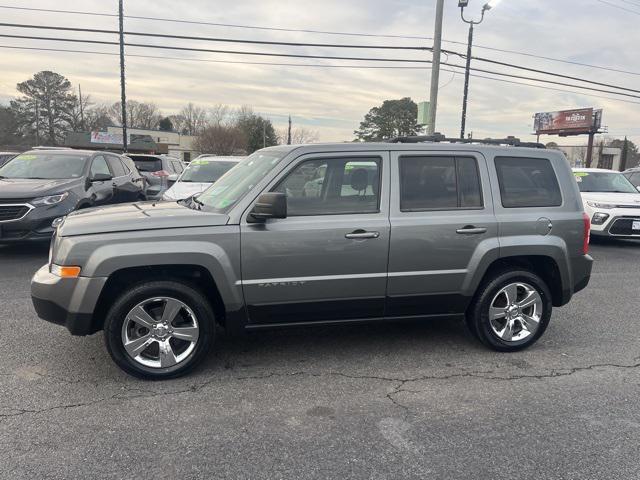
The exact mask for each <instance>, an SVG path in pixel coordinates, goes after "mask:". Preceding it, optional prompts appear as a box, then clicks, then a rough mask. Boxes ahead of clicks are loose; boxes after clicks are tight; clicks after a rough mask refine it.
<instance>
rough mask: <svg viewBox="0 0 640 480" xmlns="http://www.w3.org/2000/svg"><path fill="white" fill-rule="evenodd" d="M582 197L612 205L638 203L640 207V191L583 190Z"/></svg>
mask: <svg viewBox="0 0 640 480" xmlns="http://www.w3.org/2000/svg"><path fill="white" fill-rule="evenodd" d="M581 195H582V199H583V200H585V201H587V200H588V201H590V202H598V203H610V204H612V205H628V206H630V205H637V206H638V208H640V193H607V192H582V193H581Z"/></svg>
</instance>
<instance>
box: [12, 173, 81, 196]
mask: <svg viewBox="0 0 640 480" xmlns="http://www.w3.org/2000/svg"><path fill="white" fill-rule="evenodd" d="M81 183H82V179H80V178H62V179H56V180H40V179H28V178H0V199H11V198H36V197H44V196H46V195H54V194H56V193H62V192H64V191H67V190H70V189H72V188H75V187H77V186H78V185H80V184H81Z"/></svg>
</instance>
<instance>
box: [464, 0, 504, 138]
mask: <svg viewBox="0 0 640 480" xmlns="http://www.w3.org/2000/svg"><path fill="white" fill-rule="evenodd" d="M499 1H500V0H489V2H488V3H486V4H485V6H484V7H482V15H481V16H480V20H477V21H474V20H467V19H466V18H464V7H466V6H467V5H468V4H469V2H468V0H461V1H460V2H459V4H458V5H459V7H460V18H462V21H463V22H464V23H468V24H469V38H468V40H467V64H466V68H465V70H464V94H463V96H462V119H461V120H460V138H461V139H464V134H465V129H466V125H467V102H468V100H469V76H470V72H471V49H472V47H473V27H474V26H475V25H480V24H481V23H482V21H483V20H484V14H485V13H486V12H487V11H489V10H491V9H492V8H493V7H495V6H496V5H497V4H498V2H499Z"/></svg>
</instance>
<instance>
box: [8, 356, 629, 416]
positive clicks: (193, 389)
mask: <svg viewBox="0 0 640 480" xmlns="http://www.w3.org/2000/svg"><path fill="white" fill-rule="evenodd" d="M638 360H640V357H638V358H636V359H635V361H636V362H637V363H633V364H630V365H622V364H616V363H598V364H593V365H587V366H583V367H570V368H559V369H552V370H551V371H550V372H549V373H544V374H530V375H527V374H524V375H507V376H500V375H492V373H493V371H485V372H463V373H452V374H448V375H422V376H419V377H409V378H397V377H385V376H378V375H357V374H349V373H344V372H328V373H316V372H307V371H302V370H301V371H296V372H285V373H280V372H268V373H264V374H260V375H247V376H239V377H233V380H240V381H241V380H264V379H269V378H282V377H294V376H307V377H317V378H319V377H331V376H333V377H343V378H349V379H354V380H375V381H380V382H393V383H396V384H397V385H395V386H394V388H393V390H392V391H390V392H388V393H387V394H386V395H385V397H386V398H387V399H388V400H389V401H390V402H391V403H392V404H393V405H394V406H396V407H398V408H400V409H402V410H403V411H404V416H405V418H406V417H407V416H408V414H409V413H410V407H409V406H407V405H404V404H403V403H401V402H399V401H398V400H397V399H396V398H395V397H396V396H397V395H399V394H401V393H403V392H407V393H420V392H422V391H424V390H411V389H405V388H403V387H405V386H406V385H407V384H410V383H415V382H421V381H435V380H450V379H454V378H480V379H485V380H494V381H515V380H523V379H534V380H542V379H548V378H558V377H566V376H570V375H573V374H575V373H578V372H584V371H590V370H594V369H599V368H615V369H636V368H639V367H640V362H638ZM9 375H14V374H6V373H0V376H9ZM38 376H40V377H42V378H52V379H55V380H60V379H59V378H58V377H55V376H52V375H45V374H38ZM217 380H218V378H215V377H214V378H211V379H210V380H207V381H206V382H202V383H200V384H193V385H190V386H188V387H187V388H184V389H180V390H168V391H157V390H151V389H143V388H138V387H134V386H129V385H126V384H121V390H123V391H124V392H123V391H121V392H118V393H115V394H113V395H109V396H107V397H102V398H99V399H95V400H91V401H87V402H78V403H71V404H62V405H54V406H52V407H47V408H42V409H24V408H11V409H9V412H10V413H0V422H2V421H3V420H7V419H10V418H12V417H17V416H20V415H25V414H40V413H47V412H50V411H54V410H66V409H72V408H79V407H87V406H91V405H96V404H100V403H103V402H108V401H111V400H129V399H133V398H152V397H159V396H169V395H180V394H183V393H197V392H199V391H201V390H203V389H205V388H206V387H208V386H209V385H211V384H213V383H215V382H216V381H217ZM68 383H73V384H77V383H80V382H78V381H69V382H68ZM90 383H94V382H90ZM125 392H127V393H134V395H123V393H125Z"/></svg>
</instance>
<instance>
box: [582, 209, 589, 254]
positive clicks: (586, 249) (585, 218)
mask: <svg viewBox="0 0 640 480" xmlns="http://www.w3.org/2000/svg"><path fill="white" fill-rule="evenodd" d="M582 222H583V223H584V238H583V242H582V253H583V255H586V254H587V253H589V238H590V236H591V219H590V218H589V215H587V214H586V213H585V212H582Z"/></svg>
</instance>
